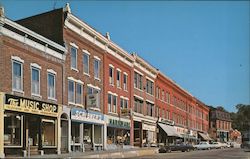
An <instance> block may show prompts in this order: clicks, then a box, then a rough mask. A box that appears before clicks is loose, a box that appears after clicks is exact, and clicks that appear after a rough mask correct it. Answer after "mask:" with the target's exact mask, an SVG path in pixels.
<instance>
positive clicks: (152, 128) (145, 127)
mask: <svg viewBox="0 0 250 159" xmlns="http://www.w3.org/2000/svg"><path fill="white" fill-rule="evenodd" d="M142 129H143V130H148V131H155V130H156V126H154V125H148V124H143V126H142Z"/></svg>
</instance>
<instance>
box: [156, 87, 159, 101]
mask: <svg viewBox="0 0 250 159" xmlns="http://www.w3.org/2000/svg"><path fill="white" fill-rule="evenodd" d="M158 90H159V88H158V87H156V99H159V92H158Z"/></svg>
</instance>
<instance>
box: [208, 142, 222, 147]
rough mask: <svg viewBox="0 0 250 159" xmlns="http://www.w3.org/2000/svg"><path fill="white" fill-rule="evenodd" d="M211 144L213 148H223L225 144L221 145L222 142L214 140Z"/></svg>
mask: <svg viewBox="0 0 250 159" xmlns="http://www.w3.org/2000/svg"><path fill="white" fill-rule="evenodd" d="M210 145H211V148H212V149H221V148H223V146H222V145H221V143H220V142H212V143H211V144H210Z"/></svg>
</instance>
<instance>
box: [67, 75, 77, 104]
mask: <svg viewBox="0 0 250 159" xmlns="http://www.w3.org/2000/svg"><path fill="white" fill-rule="evenodd" d="M69 82H72V83H73V99H72V101H70V100H69ZM75 92H76V90H75V82H74V81H73V80H70V79H68V103H69V104H75V99H76V97H75V94H76V93H75Z"/></svg>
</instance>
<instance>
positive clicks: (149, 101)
mask: <svg viewBox="0 0 250 159" xmlns="http://www.w3.org/2000/svg"><path fill="white" fill-rule="evenodd" d="M146 102H148V103H151V104H155V102H154V101H151V100H148V99H146Z"/></svg>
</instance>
